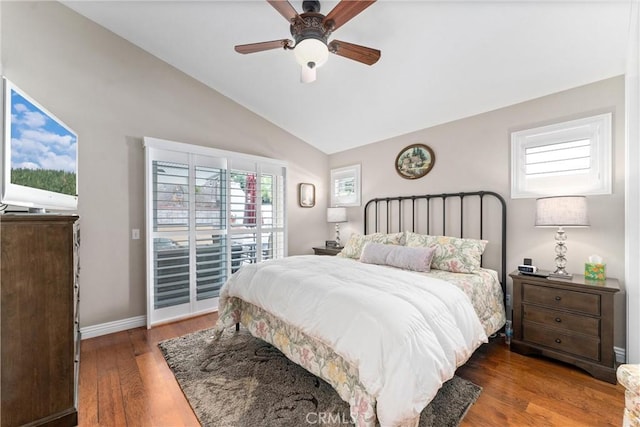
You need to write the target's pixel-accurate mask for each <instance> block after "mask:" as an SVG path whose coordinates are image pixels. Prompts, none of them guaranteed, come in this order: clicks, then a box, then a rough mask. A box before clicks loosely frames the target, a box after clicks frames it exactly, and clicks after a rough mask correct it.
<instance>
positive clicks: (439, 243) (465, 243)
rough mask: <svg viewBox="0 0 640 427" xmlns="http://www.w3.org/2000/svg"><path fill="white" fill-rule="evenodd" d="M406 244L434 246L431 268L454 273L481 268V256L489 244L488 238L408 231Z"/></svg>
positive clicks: (471, 271)
mask: <svg viewBox="0 0 640 427" xmlns="http://www.w3.org/2000/svg"><path fill="white" fill-rule="evenodd" d="M406 239H407V242H406V245H407V246H408V247H411V248H415V247H433V248H435V254H434V255H433V260H432V261H431V268H435V269H437V270H445V271H451V272H453V273H473V272H475V271H478V270H479V269H480V257H481V256H482V253H483V252H484V249H485V247H486V246H487V243H488V241H487V240H476V239H462V238H459V237H448V236H429V235H427V234H417V233H412V232H410V231H408V232H407V237H406Z"/></svg>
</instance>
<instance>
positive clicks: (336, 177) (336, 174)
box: [329, 164, 361, 206]
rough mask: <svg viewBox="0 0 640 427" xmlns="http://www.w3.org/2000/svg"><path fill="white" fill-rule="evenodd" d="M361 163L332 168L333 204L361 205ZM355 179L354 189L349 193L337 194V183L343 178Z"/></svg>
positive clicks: (331, 187)
mask: <svg viewBox="0 0 640 427" xmlns="http://www.w3.org/2000/svg"><path fill="white" fill-rule="evenodd" d="M360 170H361V168H360V165H359V164H357V165H351V166H344V167H341V168H336V169H331V182H330V184H329V185H330V191H331V206H360V193H361V185H360ZM351 179H353V180H354V184H353V187H354V191H353V192H352V193H350V194H347V195H340V194H336V187H337V183H338V182H339V181H342V180H351Z"/></svg>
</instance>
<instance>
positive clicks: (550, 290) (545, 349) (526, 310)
mask: <svg viewBox="0 0 640 427" xmlns="http://www.w3.org/2000/svg"><path fill="white" fill-rule="evenodd" d="M509 276H510V277H511V278H512V279H513V338H512V340H511V350H512V351H515V352H517V353H522V354H541V355H543V356H547V357H551V358H554V359H557V360H561V361H563V362H566V363H571V364H573V365H575V366H578V367H580V368H582V369H584V370H585V371H587V372H589V373H590V374H591V375H593V376H594V377H596V378H599V379H601V380H604V381H607V382H610V383H613V384H615V383H616V370H615V355H614V352H613V295H614V294H615V293H616V292H618V291H619V290H620V285H619V283H618V281H617V280H616V279H607V280H606V281H605V282H591V281H585V279H584V276H582V275H578V274H575V275H573V279H571V280H566V279H552V278H543V277H535V276H527V275H522V274H519V273H518V272H514V273H511V274H510V275H509Z"/></svg>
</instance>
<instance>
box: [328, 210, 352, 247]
mask: <svg viewBox="0 0 640 427" xmlns="http://www.w3.org/2000/svg"><path fill="white" fill-rule="evenodd" d="M327 222H334V223H335V224H336V244H337V245H338V247H342V244H340V223H341V222H347V208H327Z"/></svg>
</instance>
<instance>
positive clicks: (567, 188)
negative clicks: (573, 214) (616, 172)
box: [511, 113, 611, 199]
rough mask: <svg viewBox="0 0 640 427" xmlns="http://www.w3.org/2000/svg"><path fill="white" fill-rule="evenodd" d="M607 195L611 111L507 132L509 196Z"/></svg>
mask: <svg viewBox="0 0 640 427" xmlns="http://www.w3.org/2000/svg"><path fill="white" fill-rule="evenodd" d="M560 194H572V195H593V194H611V113H607V114H600V115H598V116H593V117H587V118H583V119H578V120H571V121H568V122H563V123H557V124H554V125H549V126H542V127H538V128H535V129H527V130H523V131H518V132H513V133H512V134H511V198H513V199H518V198H527V197H540V196H554V195H560Z"/></svg>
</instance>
